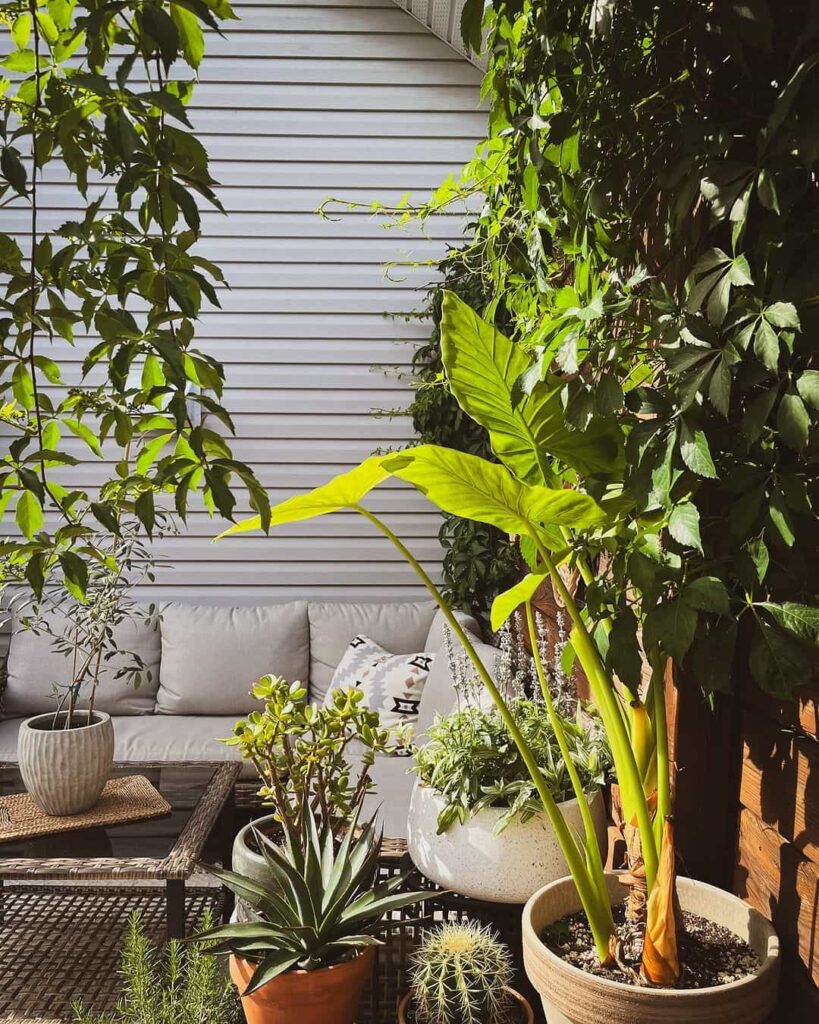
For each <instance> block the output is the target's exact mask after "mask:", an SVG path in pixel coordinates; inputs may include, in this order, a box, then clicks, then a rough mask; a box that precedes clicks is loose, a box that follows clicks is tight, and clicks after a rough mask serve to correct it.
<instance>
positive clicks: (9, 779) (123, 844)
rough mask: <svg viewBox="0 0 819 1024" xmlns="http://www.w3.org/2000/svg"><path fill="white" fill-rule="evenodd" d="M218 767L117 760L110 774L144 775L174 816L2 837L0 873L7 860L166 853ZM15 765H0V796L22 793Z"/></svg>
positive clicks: (165, 855) (21, 781)
mask: <svg viewBox="0 0 819 1024" xmlns="http://www.w3.org/2000/svg"><path fill="white" fill-rule="evenodd" d="M218 769H219V765H216V764H210V763H208V764H190V765H143V764H138V763H132V764H115V765H114V767H113V768H112V770H111V773H110V775H109V778H118V777H121V776H123V775H143V776H144V777H145V778H147V779H148V781H149V782H150V783H151V784H152V785H153V786H155V787H156V789H157V790H159V792H160V793H161V794H162V796H163V797H164V798H165V799H166V800H167V802H168V803H169V804H170V805H171V812H170V814H166V815H163V816H162V817H160V818H149V819H147V820H144V821H130V822H126V823H124V824H121V825H103V826H94V827H93V828H87V829H77V830H75V831H72V832H58V833H53V834H51V835H44V836H35V837H26V838H24V839H13V840H10V841H0V873H2V868H3V860H4V859H5V858H37V859H47V858H53V857H61V858H71V859H78V860H82V859H84V858H96V857H114V858H120V857H121V858H126V857H148V858H152V859H156V860H162V859H163V858H164V857H167V856H168V854H169V853H170V852H171V850H172V849H173V847H174V844H175V843H176V841H177V840H178V838H179V836H180V834H181V832H182V830H183V828H184V827H185V825H186V824H187V822H188V819H189V818H190V816H191V814H192V813H193V810H194V808H195V807H196V805H197V804H198V803H199V801H200V799H201V798H202V796H203V795H204V793H205V792H206V790H207V788H208V785H209V783H210V781H211V779H212V778H213V776H214V774H215V773H216V771H217V770H218ZM24 790H25V786H24V784H23V779H22V777H21V775H20V771H19V768H18V767H17V765H6V766H4V767H0V796H9V795H11V794H14V793H21V792H24Z"/></svg>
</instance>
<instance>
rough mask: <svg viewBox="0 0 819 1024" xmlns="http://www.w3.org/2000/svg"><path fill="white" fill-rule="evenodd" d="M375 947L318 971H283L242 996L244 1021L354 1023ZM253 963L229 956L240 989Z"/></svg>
mask: <svg viewBox="0 0 819 1024" xmlns="http://www.w3.org/2000/svg"><path fill="white" fill-rule="evenodd" d="M374 958H375V949H374V948H373V947H369V948H367V949H365V950H364V951H363V952H361V953H359V954H358V956H356V957H354V959H352V960H345V961H344V962H343V963H340V964H334V965H333V966H332V967H321V968H319V970H317V971H286V972H285V973H284V974H280V975H279V977H278V978H274V979H273V981H269V982H268V983H267V984H266V985H262V987H261V988H260V989H257V990H256V991H255V992H253V993H251V994H250V995H249V996H242V1009H243V1010H244V1013H245V1018H246V1019H247V1024H354V1022H355V1018H356V1013H357V1012H358V1004H359V1002H360V1001H361V993H362V991H363V990H364V986H365V985H366V983H367V981H368V979H369V978H370V976H371V975H372V970H373V960H374ZM254 967H255V965H254V964H251V963H248V961H247V960H242V959H241V958H239V957H236V956H232V957H231V958H230V976H231V978H232V979H233V981H234V983H235V985H236V987H237V988H238V989H239V992H240V993H241V992H242V991H244V989H245V988H246V987H247V984H248V982H249V981H250V979H251V977H252V976H253V971H254Z"/></svg>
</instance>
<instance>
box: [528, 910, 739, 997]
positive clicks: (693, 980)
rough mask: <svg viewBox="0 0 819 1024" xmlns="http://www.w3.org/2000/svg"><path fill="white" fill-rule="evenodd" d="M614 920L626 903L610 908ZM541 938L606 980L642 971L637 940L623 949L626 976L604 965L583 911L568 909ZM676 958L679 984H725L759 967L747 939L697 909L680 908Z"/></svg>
mask: <svg viewBox="0 0 819 1024" xmlns="http://www.w3.org/2000/svg"><path fill="white" fill-rule="evenodd" d="M614 922H615V924H616V925H617V930H618V932H620V931H622V930H623V926H624V925H625V908H624V907H619V908H616V909H615V911H614ZM541 939H542V941H543V943H544V944H545V945H546V946H548V947H549V949H551V951H552V952H553V953H556V954H557V956H559V957H560V958H561V959H562V960H566V961H567V962H568V963H570V964H572V966H573V967H579V968H580V969H581V970H582V971H586V973H587V974H595V975H597V977H599V978H608V979H609V980H610V981H621V982H626V983H633V984H637V981H636V975H638V974H639V971H640V959H639V953H638V952H637V951H638V950H639V948H640V946H641V943H640V942H636V943H634V944H633V946H634V947H635V953H634V954H633V955H632V956H629V955H628V954H625V955H624V957H623V960H624V962H625V964H626V965H627V966H628V967H630V968H632V969H633V971H634V976H632V977H630V976H629V975H627V974H626V973H625V972H624V971H623V970H621V969H620V968H619V967H614V968H608V967H602V966H601V965H600V962H599V961H598V959H597V954H596V953H595V950H594V941H593V939H592V934H591V930H590V928H589V926H588V924H587V922H586V918H585V916H584V914H582V913H577V914H571V915H570V916H569V917H564V918H563V919H562V920H560V921H558V922H556V923H555V924H554V925H551V926H550V927H549V928H547V929H546V930H545V931H544V933H543V934H542V935H541ZM679 954H680V962H681V964H682V965H683V973H682V978H681V979H680V984H679V988H687V989H692V988H710V987H711V986H713V985H727V984H728V983H729V982H732V981H739V979H740V978H744V977H747V975H749V974H753V972H754V971H755V970H756V969H757V968H758V967H759V957H758V956H757V955H756V953H754V951H753V950H752V949H751V947H750V946H749V945H748V943H747V942H744V941H743V940H742V939H740V938H739V936H737V935H735V934H734V933H733V932H732V931H729V930H728V929H727V928H723V927H722V926H721V925H718V924H714V923H713V921H708V920H707V919H706V918H704V917H699V916H698V915H697V914H689V913H687V912H686V911H683V935H682V936H681V938H680V947H679Z"/></svg>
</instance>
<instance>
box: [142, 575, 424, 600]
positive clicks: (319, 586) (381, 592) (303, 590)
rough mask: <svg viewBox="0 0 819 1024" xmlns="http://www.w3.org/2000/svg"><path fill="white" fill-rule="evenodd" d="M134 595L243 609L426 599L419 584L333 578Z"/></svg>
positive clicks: (173, 586) (178, 586)
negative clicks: (300, 602) (302, 602)
mask: <svg viewBox="0 0 819 1024" xmlns="http://www.w3.org/2000/svg"><path fill="white" fill-rule="evenodd" d="M136 596H137V598H138V599H139V600H140V601H157V602H162V601H186V602H188V603H189V604H216V605H226V606H229V607H232V606H247V605H254V604H276V603H278V602H281V601H294V600H297V599H298V600H303V599H304V598H305V597H306V598H308V600H310V601H342V602H351V601H422V600H424V599H426V598H428V597H429V593H428V591H427V590H426V589H425V588H424V587H423V585H422V584H421V583H413V582H408V583H405V584H398V585H386V586H385V585H372V584H369V583H360V584H356V585H353V584H351V583H350V581H348V580H343V579H341V578H340V577H333V578H332V579H329V580H323V581H321V582H319V583H311V584H310V585H309V586H307V585H306V584H305V581H304V580H300V581H298V582H297V583H296V584H295V585H292V584H291V585H288V584H281V583H277V582H275V581H271V582H270V583H269V584H267V585H264V584H263V585H257V584H251V583H246V584H243V585H242V586H239V585H237V582H236V581H235V580H234V581H232V582H227V583H225V584H224V585H222V586H214V585H213V584H207V585H200V586H185V585H184V584H180V583H176V584H169V585H168V586H163V587H147V586H145V587H139V588H137V592H136Z"/></svg>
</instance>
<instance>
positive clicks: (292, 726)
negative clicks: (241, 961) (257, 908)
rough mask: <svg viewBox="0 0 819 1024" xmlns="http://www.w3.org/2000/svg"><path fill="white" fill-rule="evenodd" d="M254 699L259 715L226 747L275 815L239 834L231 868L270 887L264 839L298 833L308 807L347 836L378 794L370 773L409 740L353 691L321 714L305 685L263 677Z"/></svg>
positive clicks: (342, 692)
mask: <svg viewBox="0 0 819 1024" xmlns="http://www.w3.org/2000/svg"><path fill="white" fill-rule="evenodd" d="M252 693H253V696H254V697H255V698H256V699H257V700H259V701H261V702H262V705H263V706H262V708H261V709H260V710H258V711H253V712H251V713H250V715H248V717H247V718H244V719H241V720H240V721H239V722H237V723H236V727H235V730H234V735H233V736H231V737H229V738H227V739H226V740H224V742H225V743H227V744H228V745H230V746H235V747H237V748H238V749H239V751H240V752H241V754H242V757H243V758H244V759H245V760H247V761H249V762H250V763H251V764H252V765H253V767H254V768H255V769H256V771H257V772H258V775H259V777H260V779H261V786H260V787H259V796H260V798H261V799H262V801H263V802H264V803H265V804H267V805H269V806H270V808H271V813H270V814H268V815H265V816H263V817H261V818H257V819H256V820H255V821H252V822H250V823H249V824H248V825H246V826H245V827H244V828H242V829H241V830H240V831H239V833H238V834H237V836H236V839H235V841H234V844H233V867H234V869H235V870H236V871H237V872H238V873H239V874H244V875H247V876H249V877H251V878H255V879H257V880H267V881H269V880H270V872H269V867H268V862H267V859H266V858H265V857H264V855H263V851H262V850H261V849H260V848H259V844H258V840H257V837H258V835H259V833H264V834H265V835H267V836H268V837H271V836H272V837H274V838H276V839H277V840H278V839H283V838H284V836H285V835H286V834H288V833H297V832H298V831H299V829H300V828H301V825H302V816H303V814H304V810H305V808H306V807H309V808H310V810H311V811H312V812H313V813H315V814H319V813H320V814H321V815H322V817H323V818H324V819H325V820H327V821H329V822H330V823H331V826H332V827H333V828H336V829H337V830H341V831H344V830H345V829H346V828H347V825H348V823H349V821H350V820H351V819H352V818H353V817H354V816H355V815H357V814H360V812H361V807H362V804H363V802H364V799H365V797H366V796H367V795H368V794H369V793H372V792H373V782H372V778H371V776H370V769H371V768H372V765H373V761H374V759H375V757H376V755H377V754H391V753H394V752H395V751H396V750H398V749H402V748H403V747H404V746H405V744H406V743H407V741H408V733H407V730H406V728H403V727H399V728H395V729H386V728H382V727H381V725H380V720H379V715H378V712H377V711H373V710H371V709H370V708H367V707H366V706H365V704H364V702H363V698H364V695H363V693H362V691H361V690H360V689H357V688H355V687H353V688H350V689H334V690H331V691H330V693H329V695H328V699H327V701H326V702H325V703H324V705H323V706H321V707H319V706H316V705H314V704H310V703H308V701H307V699H306V698H307V689H306V688H305V687H304V686H302V684H301V683H300V682H293V683H289V682H287V680H285V679H283V678H282V677H281V676H272V675H271V676H262V678H261V679H260V680H259V681H258V682H257V683H256V684H255V685H254V687H253V691H252ZM353 748H355V749H356V751H357V753H358V754H359V755H360V756H359V757H358V758H357V763H356V769H355V771H354V770H353V767H352V765H351V763H350V759H349V754H350V751H351V750H352V749H353ZM242 907H243V903H242V902H241V901H240V903H239V908H240V910H241V908H242Z"/></svg>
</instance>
